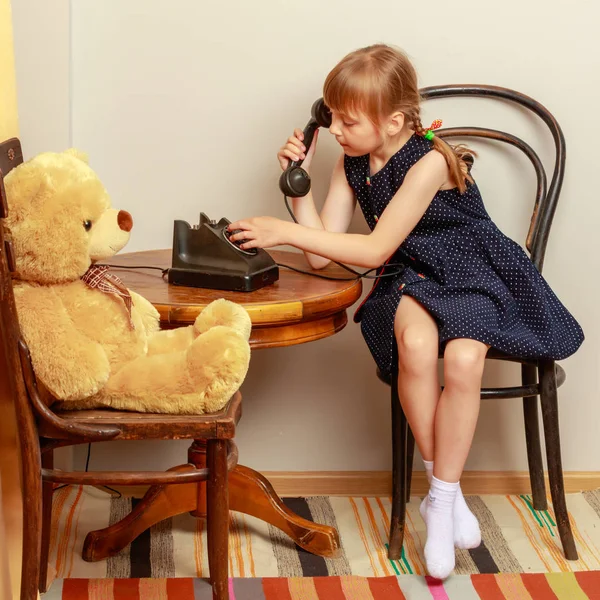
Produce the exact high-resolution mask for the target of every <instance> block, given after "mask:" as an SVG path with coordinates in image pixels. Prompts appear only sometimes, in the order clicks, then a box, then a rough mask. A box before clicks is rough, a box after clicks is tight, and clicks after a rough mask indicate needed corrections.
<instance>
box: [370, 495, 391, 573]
mask: <svg viewBox="0 0 600 600" xmlns="http://www.w3.org/2000/svg"><path fill="white" fill-rule="evenodd" d="M363 504H364V505H365V511H366V513H367V517H368V518H369V525H370V529H371V537H372V538H373V540H374V543H375V548H376V552H377V558H378V560H379V564H380V565H381V568H382V569H383V573H384V574H385V575H391V574H392V573H391V571H390V569H389V568H388V564H389V563H388V560H387V556H386V555H385V553H386V548H385V542H384V541H383V539H382V538H381V534H380V533H379V527H378V525H377V521H376V519H375V513H374V512H373V508H372V507H371V503H370V502H369V498H363Z"/></svg>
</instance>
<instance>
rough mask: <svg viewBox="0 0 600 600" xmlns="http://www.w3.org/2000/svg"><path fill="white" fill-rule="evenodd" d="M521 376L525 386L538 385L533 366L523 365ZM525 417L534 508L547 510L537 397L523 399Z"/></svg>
mask: <svg viewBox="0 0 600 600" xmlns="http://www.w3.org/2000/svg"><path fill="white" fill-rule="evenodd" d="M521 376H522V380H523V385H531V384H535V383H537V373H536V368H535V367H534V366H532V365H521ZM523 417H524V419H525V441H526V443H527V462H528V464H529V479H530V481H531V493H532V496H533V508H534V509H535V510H547V509H548V501H547V499H546V484H545V482H544V463H543V462H542V443H541V439H540V424H539V419H538V399H537V396H529V397H527V398H523Z"/></svg>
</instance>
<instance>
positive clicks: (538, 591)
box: [521, 573, 557, 600]
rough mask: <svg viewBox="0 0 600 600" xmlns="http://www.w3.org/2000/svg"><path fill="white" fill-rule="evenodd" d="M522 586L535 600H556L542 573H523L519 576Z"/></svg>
mask: <svg viewBox="0 0 600 600" xmlns="http://www.w3.org/2000/svg"><path fill="white" fill-rule="evenodd" d="M521 579H522V580H523V584H524V585H525V587H526V588H527V591H528V592H529V593H530V594H531V595H532V596H533V597H534V598H535V600H557V598H556V594H555V593H554V592H553V591H552V588H551V587H550V584H549V583H548V580H547V579H546V578H545V577H544V574H543V573H524V574H523V575H521Z"/></svg>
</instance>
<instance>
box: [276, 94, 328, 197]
mask: <svg viewBox="0 0 600 600" xmlns="http://www.w3.org/2000/svg"><path fill="white" fill-rule="evenodd" d="M310 113H311V118H310V121H309V122H308V123H307V125H306V127H305V128H304V132H303V133H304V139H303V140H302V142H303V144H304V146H305V147H306V152H308V150H309V148H310V145H311V144H312V141H313V138H314V136H315V131H317V128H319V127H325V128H326V129H329V127H330V126H331V111H330V110H329V108H328V107H327V105H326V104H325V102H324V100H323V98H319V99H318V100H315V102H314V103H313V105H312V108H311V110H310ZM303 162H304V161H303V160H293V161H291V162H290V164H289V165H288V167H287V169H286V170H285V171H284V172H283V173H282V174H281V177H280V178H279V189H280V190H281V191H282V192H283V194H284V195H285V196H291V197H292V198H301V197H302V196H306V194H308V192H309V191H310V176H309V174H308V173H307V172H306V171H305V170H304V169H303V168H302V167H301V165H302V163H303Z"/></svg>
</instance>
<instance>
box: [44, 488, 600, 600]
mask: <svg viewBox="0 0 600 600" xmlns="http://www.w3.org/2000/svg"><path fill="white" fill-rule="evenodd" d="M419 501H420V500H419V499H418V498H413V499H412V500H411V502H410V503H409V505H408V514H407V531H406V536H405V544H404V548H403V554H402V557H401V559H400V560H396V561H390V560H389V559H388V558H387V546H386V544H387V534H388V530H389V522H390V499H389V498H342V497H314V498H306V499H304V498H287V499H285V504H286V505H287V506H288V507H290V508H291V509H292V510H293V511H295V512H296V513H297V514H300V515H302V516H304V517H306V518H308V519H312V520H314V521H317V522H319V523H325V524H330V525H333V526H335V527H336V528H337V529H338V531H339V532H340V537H341V542H342V553H341V556H340V557H339V558H337V559H325V558H321V557H318V556H314V555H312V554H309V553H307V552H305V551H303V550H301V549H300V548H298V547H297V546H296V545H295V544H294V543H293V542H291V540H290V539H289V538H288V537H287V536H285V535H284V534H282V533H280V532H279V530H277V529H275V528H274V527H272V526H270V525H268V524H266V523H264V522H263V521H260V520H258V519H255V518H253V517H248V516H246V515H243V514H241V513H232V514H231V535H230V555H229V572H230V576H231V577H233V578H235V581H236V582H239V585H245V584H244V583H243V582H241V580H242V579H243V578H255V579H260V578H273V577H275V578H277V577H282V578H296V577H304V578H318V577H321V576H326V575H331V576H341V577H342V579H341V580H338V582H346V583H347V584H348V585H351V584H350V583H348V582H353V581H354V582H359V581H362V583H360V584H359V583H356V585H371V583H369V582H367V581H366V580H362V579H357V580H354V579H352V578H350V579H348V576H359V577H362V578H365V577H366V578H369V577H376V578H385V577H392V579H390V580H389V581H396V580H395V579H394V577H395V576H399V575H405V574H406V575H420V576H423V575H425V567H424V563H423V544H424V542H425V528H424V524H423V521H422V519H421V516H420V514H419ZM467 501H468V503H469V506H470V507H471V509H472V510H473V512H474V513H475V514H476V515H477V517H478V519H479V521H480V523H481V527H482V536H483V543H482V544H481V546H480V547H479V548H477V549H475V550H471V551H458V552H457V563H456V570H455V573H456V575H471V574H477V573H486V574H498V573H503V574H518V573H561V572H564V573H569V572H582V571H594V570H600V491H593V492H585V493H580V494H570V495H568V496H567V504H568V508H569V514H570V518H571V522H572V526H573V532H574V535H575V541H576V544H577V549H578V551H579V560H578V561H576V562H570V561H567V560H565V558H564V556H563V553H562V548H561V545H560V539H559V537H558V531H557V528H556V521H555V518H554V513H553V511H552V510H548V511H547V512H536V511H533V510H532V504H531V498H530V497H529V496H526V495H524V496H471V497H469V498H467ZM137 502H139V500H136V499H131V498H118V499H115V498H111V497H110V496H108V495H107V494H105V493H103V492H102V491H99V490H97V489H95V488H92V487H85V488H83V487H79V486H70V487H66V488H62V489H59V490H57V491H56V492H55V494H54V505H53V517H54V518H53V525H52V531H51V540H50V566H49V574H50V576H51V577H52V578H57V579H65V580H66V579H73V578H83V579H94V580H96V579H104V578H107V579H109V580H112V579H113V578H115V579H118V578H133V579H140V580H142V581H143V580H144V579H145V578H160V579H168V578H174V577H177V578H206V577H207V576H208V557H207V551H206V539H205V535H204V534H205V529H204V528H205V524H204V522H203V521H201V520H197V519H194V518H193V517H191V516H190V515H189V514H183V515H179V516H177V517H173V518H171V519H166V520H165V521H163V522H162V523H160V524H158V525H156V526H155V527H153V528H152V529H151V530H149V531H147V532H145V533H143V534H142V535H140V536H139V537H138V538H137V539H136V540H135V541H134V542H133V543H132V544H131V545H130V546H129V547H127V548H125V549H124V550H123V551H122V552H121V553H120V554H119V555H117V556H115V557H112V558H110V559H108V560H106V561H100V562H96V563H87V562H85V561H83V559H82V558H81V550H82V547H83V540H84V538H85V536H86V534H87V533H88V531H90V530H94V529H100V528H103V527H106V526H108V525H110V524H112V523H114V522H116V521H118V520H119V519H121V518H122V517H123V516H125V515H126V514H127V513H128V512H129V511H130V510H131V508H132V505H134V506H135V504H136V503H137ZM506 577H507V578H506V579H504V580H502V581H505V582H508V583H506V585H509V584H510V582H511V581H513V580H514V581H521V580H519V578H516V579H515V578H511V577H508V575H507V576H506ZM547 577H548V576H547ZM538 579H539V578H537V579H536V578H534V579H532V580H531V581H534V582H535V581H538ZM488 580H489V581H497V579H494V578H491V579H482V580H481V581H488ZM401 581H404V578H401ZM407 581H411V579H410V578H409V579H407ZM452 581H454V582H461V581H463V582H464V581H472V580H470V579H469V578H468V577H466V578H458V577H453V578H452ZM523 581H524V580H523ZM553 581H554V580H553ZM556 581H571V582H572V581H575V580H574V579H573V578H572V577H570V578H568V577H567V578H564V579H561V578H559V579H557V580H556ZM521 583H522V584H523V585H525V583H523V582H522V581H521ZM521 583H519V585H521ZM65 585H67V587H68V586H69V585H76V584H75V583H73V582H70V583H68V584H67V582H65ZM86 585H87V584H86ZM94 585H111V586H112V585H113V583H108V582H107V583H105V584H100V583H97V582H96V583H94ZM114 585H117V584H116V583H115V584H114ZM123 585H124V584H123ZM136 585H146V584H142V583H139V584H136ZM157 585H158V584H157ZM161 585H167V584H166V583H163V584H161ZM173 585H174V584H173ZM181 585H184V584H183V583H181ZM186 585H188V586H190V585H191V586H192V587H194V586H195V584H192V583H189V582H188V583H187V584H186ZM235 585H238V583H235ZM248 585H250V584H248ZM257 585H258V584H257ZM290 585H291V584H290ZM298 585H300V584H298ZM307 585H309V584H308V583H307ZM310 585H313V584H310ZM315 585H316V584H315ZM339 585H341V583H339ZM352 585H354V584H352ZM372 585H378V584H372ZM390 585H391V584H390ZM403 585H404V584H403ZM406 585H409V584H406ZM415 585H416V584H415ZM449 585H459V584H458V583H456V584H454V583H451V584H449ZM461 585H463V584H461ZM469 585H470V584H469ZM490 585H491V584H490ZM510 585H512V584H510ZM514 585H517V583H515V584H514ZM532 585H533V584H532ZM536 585H537V584H536ZM556 585H559V584H558V583H557V584H556ZM401 589H402V587H401ZM48 597H49V598H51V596H48ZM58 597H60V596H58ZM100 597H102V598H103V596H98V598H100ZM107 597H108V598H110V597H111V596H107ZM158 597H162V596H157V598H158ZM190 597H192V596H190ZM262 597H263V596H260V595H259V596H257V598H259V599H262ZM266 597H267V598H269V596H266ZM284 597H285V596H284ZM291 597H292V598H294V596H291ZM308 597H309V596H307V598H308ZM314 597H315V598H316V597H317V596H314ZM339 597H340V598H343V596H339ZM391 597H392V596H391ZM398 597H399V598H401V597H402V596H398ZM416 597H418V596H416ZM439 597H440V598H445V596H439ZM471 597H473V598H476V597H477V596H473V594H471V596H469V595H465V596H464V598H465V599H468V598H471ZM503 597H504V596H498V598H503ZM514 597H515V598H516V597H519V596H514ZM522 597H523V598H527V597H528V596H526V595H524V596H522ZM578 597H579V596H573V598H574V599H576V598H578ZM580 597H581V598H586V597H587V596H580ZM366 598H370V596H366Z"/></svg>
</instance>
